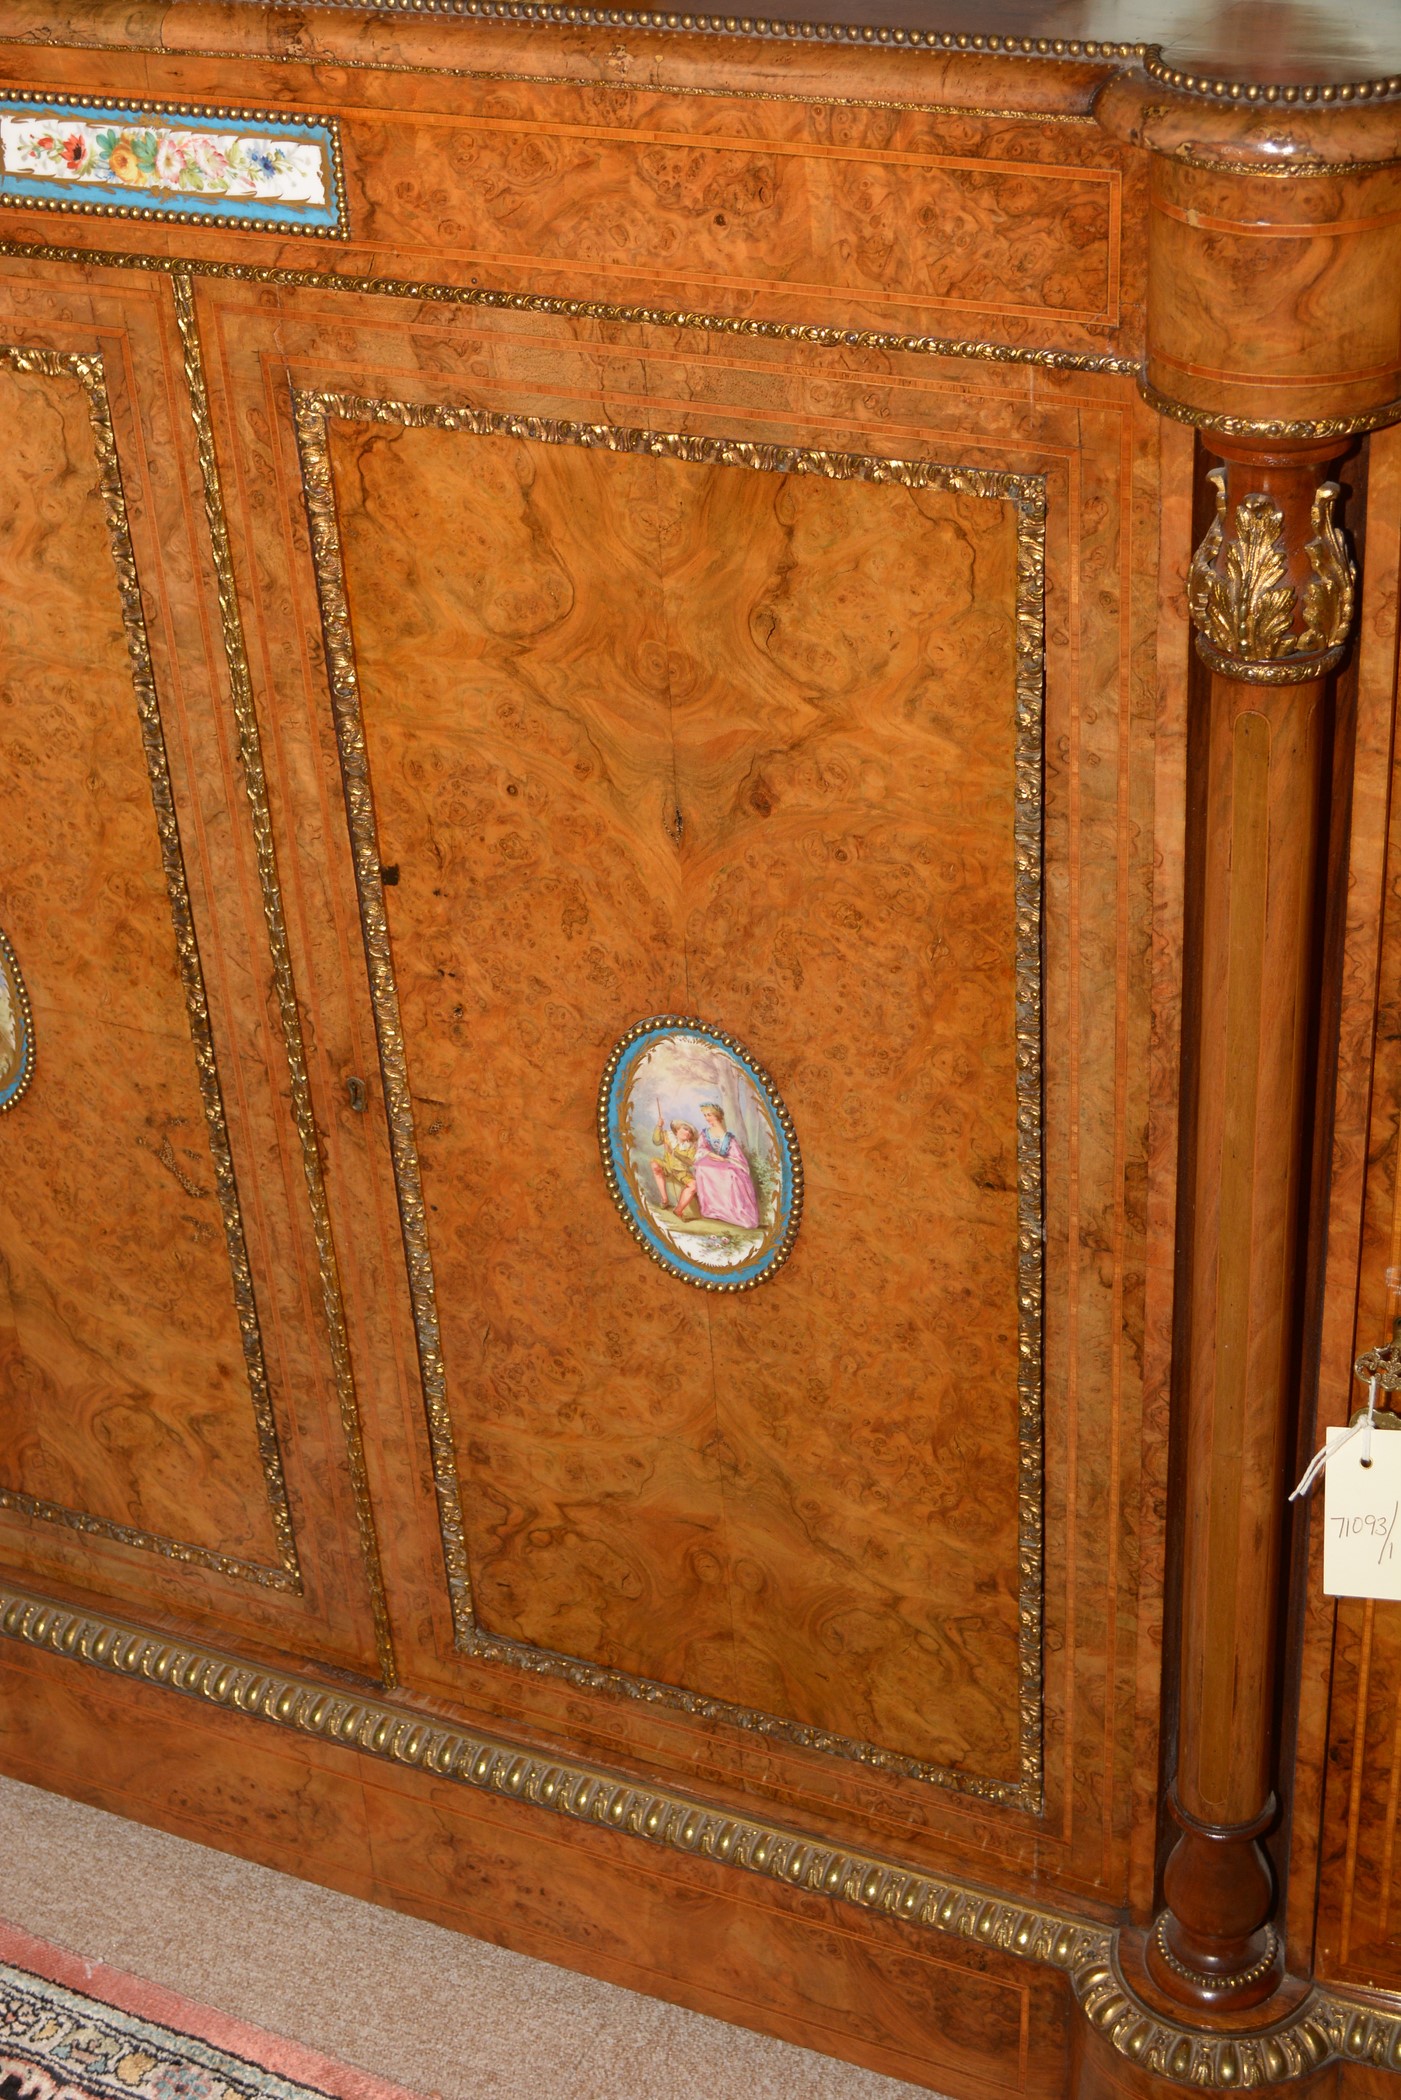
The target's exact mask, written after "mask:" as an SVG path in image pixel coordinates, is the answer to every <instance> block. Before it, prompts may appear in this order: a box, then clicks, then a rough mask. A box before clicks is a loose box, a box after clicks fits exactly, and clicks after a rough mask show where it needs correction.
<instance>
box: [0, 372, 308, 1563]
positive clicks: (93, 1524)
mask: <svg viewBox="0 0 1401 2100" xmlns="http://www.w3.org/2000/svg"><path fill="white" fill-rule="evenodd" d="M0 367H8V369H9V370H10V371H12V372H35V373H40V374H42V375H43V376H44V377H45V378H48V379H59V378H69V379H74V380H76V381H77V382H78V384H79V385H80V386H81V387H82V389H83V391H84V394H85V395H86V397H87V407H88V417H89V421H90V424H91V428H92V436H93V453H94V461H95V465H96V468H97V485H98V490H99V493H100V495H101V498H102V505H103V512H104V516H105V520H106V525H107V535H108V543H109V546H110V548H111V554H112V562H113V566H114V568H115V570H116V585H117V596H118V601H119V604H120V608H121V618H122V627H123V632H124V635H125V640H126V648H127V655H128V658H129V662H130V671H131V682H132V689H133V693H134V696H135V701H136V713H137V720H138V724H139V728H140V734H141V748H142V753H143V756H144V758H145V762H146V773H147V780H148V784H149V786H150V791H151V803H152V808H153V812H154V816H155V823H156V832H157V836H158V838H159V841H160V851H161V866H162V871H163V873H164V876H165V887H166V898H167V903H168V906H169V910H170V916H171V922H172V926H173V929H174V936H175V951H176V960H177V963H178V966H179V973H180V984H181V990H182V992H183V995H184V1001H185V1014H186V1020H187V1024H188V1026H189V1031H190V1040H191V1044H192V1047H193V1050H194V1058H195V1069H196V1077H197V1081H198V1085H199V1093H200V1101H201V1105H202V1107H203V1109H204V1117H205V1127H206V1133H207V1136H208V1140H209V1157H210V1164H211V1166H212V1168H213V1172H214V1183H215V1194H216V1200H217V1202H218V1205H219V1212H220V1216H221V1218H222V1220H223V1227H224V1245H225V1249H226V1252H227V1254H228V1261H229V1272H230V1284H231V1290H232V1297H233V1302H234V1310H235V1313H236V1315H237V1318H238V1329H239V1340H240V1344H241V1347H242V1353H243V1361H244V1369H245V1372H246V1374H247V1379H248V1389H249V1395H250V1398H251V1400H252V1405H253V1419H254V1426H255V1431H256V1435H257V1444H258V1457H259V1460H260V1463H261V1465H262V1471H263V1478H264V1481H265V1483H266V1486H267V1494H268V1505H269V1510H270V1513H271V1517H272V1526H273V1535H274V1537H275V1539H276V1541H277V1552H278V1561H279V1565H278V1566H277V1567H265V1566H263V1565H262V1564H261V1563H259V1562H255V1561H248V1560H244V1559H241V1558H239V1557H238V1556H236V1555H233V1554H227V1553H220V1552H217V1551H216V1550H214V1549H213V1548H211V1547H206V1546H195V1545H189V1544H187V1543H185V1542H184V1541H183V1540H177V1539H170V1538H166V1537H164V1536H161V1535H159V1534H157V1533H153V1532H148V1531H145V1530H143V1529H142V1528H140V1527H139V1526H136V1525H129V1524H120V1523H116V1522H114V1521H113V1520H112V1519H110V1518H107V1517H96V1516H92V1515H91V1514H89V1512H87V1511H86V1510H75V1509H70V1508H68V1507H67V1506H66V1505H65V1504H62V1503H55V1502H48V1501H46V1500H44V1499H43V1498H42V1497H40V1496H35V1495H27V1494H24V1493H22V1492H20V1490H18V1489H13V1488H0V1508H4V1509H13V1510H17V1511H18V1512H19V1513H20V1514H21V1515H24V1516H27V1517H31V1518H37V1519H38V1520H40V1521H41V1522H44V1523H49V1524H61V1525H63V1526H65V1527H66V1528H67V1529H68V1530H70V1531H76V1532H80V1533H87V1534H89V1535H92V1536H96V1537H100V1538H105V1539H112V1540H114V1541H115V1542H116V1543H118V1544H119V1545H123V1546H131V1547H135V1548H136V1549H137V1550H139V1551H143V1552H149V1553H158V1554H161V1555H162V1556H163V1557H164V1558H165V1559H167V1560H176V1561H183V1562H185V1563H186V1564H187V1565H189V1566H193V1567H201V1568H208V1569H211V1570H212V1571H213V1572H214V1573H216V1574H219V1575H228V1576H233V1577H235V1578H237V1579H239V1580H242V1581H245V1582H256V1583H258V1584H260V1585H262V1586H263V1587H264V1588H267V1589H276V1590H291V1591H293V1592H294V1593H297V1594H300V1592H301V1588H302V1580H301V1573H300V1570H299V1567H298V1562H297V1548H296V1540H295V1538H294V1536H293V1531H292V1513H291V1508H290V1506H289V1503H288V1500H287V1485H286V1480H285V1477H284V1474H283V1469H282V1453H281V1450H280V1448H279V1445H278V1438H277V1422H276V1419H275V1417H274V1414H273V1408H272V1397H271V1393H270V1391H269V1386H268V1376H267V1367H266V1364H265V1361H264V1356H263V1338H262V1330H261V1327H260V1325H259V1321H258V1307H257V1300H256V1297H255V1294H254V1289H253V1276H252V1271H251V1269H250V1267H249V1262H248V1248H247V1243H246V1240H245V1237H244V1231H243V1215H242V1212H241V1210H240V1207H239V1200H238V1183H237V1181H236V1179H235V1176H234V1165H233V1155H232V1153H231V1151H230V1148H229V1137H228V1128H227V1124H226V1121H225V1116H224V1097H223V1090H222V1088H221V1086H220V1083H219V1070H218V1063H217V1059H216V1056H215V1049H214V1037H213V1032H212V1029H211V1027H210V1019H209V1002H208V998H207V995H206V992H205V985H204V971H203V966H202V964H201V962H200V953H199V943H198V939H197V937H196V934H195V924H194V915H193V913H192V911H191V908H190V895H189V884H188V881H187V879H186V874H185V859H184V851H183V848H182V845H181V840H180V824H179V818H178V816H177V813H176V808H175V797H174V793H173V790H172V787H171V782H170V765H169V760H168V757H167V753H166V743H165V729H164V725H163V723H162V720H161V708H160V697H159V695H158V693H157V691H156V681H155V672H154V669H153V667H152V663H151V648H150V642H149V639H148V637H147V633H146V615H145V610H144V608H143V605H142V600H141V583H140V579H139V577H138V575H137V571H136V555H135V552H134V550H133V548H132V543H131V528H130V524H129V521H128V518H127V507H126V492H125V489H124V488H123V485H122V473H121V463H120V461H119V459H118V457H117V441H116V436H115V433H114V431H113V428H112V412H111V407H110V404H109V402H108V399H107V381H106V376H105V372H104V369H103V363H102V359H101V357H100V356H97V355H96V354H84V353H80V352H76V351H62V350H44V349H31V348H29V347H27V346H26V347H23V348H18V347H16V348H4V349H0Z"/></svg>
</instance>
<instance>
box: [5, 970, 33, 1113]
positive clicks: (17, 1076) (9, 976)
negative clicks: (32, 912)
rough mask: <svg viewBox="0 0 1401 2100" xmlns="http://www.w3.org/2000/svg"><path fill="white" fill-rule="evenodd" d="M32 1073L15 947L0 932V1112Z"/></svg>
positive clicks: (11, 1102) (25, 997)
mask: <svg viewBox="0 0 1401 2100" xmlns="http://www.w3.org/2000/svg"><path fill="white" fill-rule="evenodd" d="M33 1076H34V1020H33V1016H32V1015H31V1014H30V1011H29V996H28V994H27V993H26V991H25V989H24V979H23V978H22V977H21V976H20V974H19V964H18V962H16V960H15V951H14V949H13V948H12V947H11V946H10V944H9V942H8V941H7V940H6V938H5V936H4V934H3V933H0V1115H3V1114H4V1112H5V1110H6V1109H7V1108H13V1107H14V1105H15V1103H16V1102H17V1101H18V1099H19V1097H20V1095H21V1094H22V1093H23V1092H24V1090H25V1088H26V1087H27V1086H28V1084H29V1082H30V1080H31V1079H32V1078H33Z"/></svg>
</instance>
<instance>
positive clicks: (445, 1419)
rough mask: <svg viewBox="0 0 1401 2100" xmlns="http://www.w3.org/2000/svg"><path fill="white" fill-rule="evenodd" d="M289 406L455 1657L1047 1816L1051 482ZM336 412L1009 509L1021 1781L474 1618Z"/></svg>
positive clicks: (421, 414)
mask: <svg viewBox="0 0 1401 2100" xmlns="http://www.w3.org/2000/svg"><path fill="white" fill-rule="evenodd" d="M293 409H294V416H295V423H296V436H297V446H298V452H299V456H300V463H301V474H302V487H303V494H304V497H305V501H306V511H307V521H308V528H309V539H310V546H311V560H312V567H313V570H314V573H315V580H316V589H317V594H318V601H319V604H320V610H321V624H322V636H323V642H324V646H325V655H326V667H327V678H328V684H329V687H330V697H331V708H332V714H333V719H334V727H335V736H336V745H337V750H338V754H339V759H340V766H341V780H342V787H343V790H344V794H345V804H346V811H347V816H348V820H349V830H350V837H351V846H352V852H353V856H354V865H355V878H356V887H357V893H358V900H359V907H360V919H361V932H362V937H363V942H364V951H365V956H366V960H367V965H368V975H369V991H370V1000H371V1005H372V1007H373V1011H374V1017H375V1028H376V1033H377V1039H378V1045H379V1055H380V1070H381V1074H382V1076H383V1081H384V1103H385V1110H386V1115H387V1120H388V1135H389V1147H390V1157H391V1161H392V1166H393V1173H394V1179H395V1186H396V1192H397V1197H398V1205H399V1217H400V1223H401V1227H402V1232H403V1242H404V1249H405V1254H406V1259H407V1274H408V1285H409V1298H410V1305H411V1309H412V1316H413V1322H414V1329H415V1335H416V1339H417V1347H418V1359H419V1371H420V1378H421V1384H422V1391H423V1401H424V1411H425V1417H426V1424H427V1432H428V1441H429V1449H430V1452H431V1454H432V1469H433V1481H434V1489H435V1497H436V1502H437V1509H438V1521H439V1527H440V1533H441V1541H442V1549H443V1561H444V1568H445V1573H446V1578H447V1588H448V1593H449V1597H450V1600H451V1607H452V1615H453V1626H454V1636H455V1641H456V1645H457V1647H458V1649H459V1650H460V1651H461V1652H463V1653H465V1654H469V1655H472V1656H474V1657H477V1658H479V1659H481V1660H484V1661H490V1662H498V1663H504V1664H506V1665H508V1666H509V1667H511V1668H513V1669H518V1670H525V1671H529V1672H531V1673H533V1674H536V1675H543V1676H551V1677H559V1678H563V1679H564V1680H565V1681H566V1682H568V1683H570V1684H573V1685H576V1686H577V1687H578V1688H579V1689H580V1690H587V1691H599V1692H605V1693H613V1694H621V1695H622V1696H623V1697H626V1698H630V1699H636V1700H639V1701H642V1702H644V1703H646V1704H648V1705H651V1706H656V1707H671V1708H674V1709H677V1710H679V1711H682V1712H685V1713H688V1714H691V1715H693V1716H694V1717H696V1718H698V1719H702V1720H707V1721H717V1722H720V1723H723V1724H727V1725H729V1726H731V1727H737V1728H742V1729H746V1730H749V1731H752V1732H754V1733H756V1734H759V1735H766V1736H773V1737H778V1738H781V1739H782V1740H784V1741H787V1742H791V1743H796V1744H799V1745H800V1746H801V1747H803V1748H804V1749H809V1750H815V1751H818V1752H819V1753H821V1754H823V1755H826V1756H830V1757H838V1758H844V1759H849V1760H852V1761H854V1762H856V1763H859V1764H862V1765H865V1766H867V1767H868V1768H871V1769H874V1770H878V1771H884V1772H891V1773H895V1774H898V1775H899V1776H901V1777H904V1778H910V1779H915V1780H920V1781H924V1782H926V1783H929V1784H932V1785H936V1786H943V1787H948V1788H950V1789H952V1790H954V1791H956V1792H959V1793H965V1794H971V1795H974V1796H976V1797H978V1798H979V1799H982V1800H988V1801H995V1802H998V1803H1001V1804H1003V1805H1006V1806H1009V1807H1015V1808H1021V1809H1026V1810H1029V1811H1031V1812H1032V1813H1039V1811H1040V1809H1041V1806H1042V1799H1043V1761H1042V1760H1043V1753H1042V1732H1041V1730H1042V1724H1041V1712H1042V1546H1043V1515H1042V1449H1043V1421H1042V1274H1043V1272H1042V1246H1043V1235H1044V1225H1043V1173H1042V1051H1041V920H1042V764H1043V709H1044V692H1043V684H1044V607H1045V532H1046V490H1045V482H1044V479H1043V478H1042V477H1041V476H1040V475H1037V474H1014V473H1008V472H1004V471H1000V470H996V469H990V468H982V467H961V466H959V467H954V466H945V465H942V464H938V463H936V462H933V461H927V460H910V459H882V458H876V457H871V456H869V455H867V454H863V453H848V452H835V451H833V452H827V451H817V450H814V449H812V448H808V447H804V446H797V445H776V444H755V443H752V442H750V441H748V440H746V439H740V438H719V437H699V436H692V435H690V434H688V433H684V432H678V431H657V430H645V429H635V428H629V427H627V426H623V425H618V424H611V423H574V422H567V421H564V420H561V419H555V418H549V417H540V416H518V415H509V414H500V413H497V412H496V411H494V410H488V409H484V408H475V407H470V406H466V405H461V406H457V405H447V404H441V403H418V402H408V401H394V400H384V399H380V398H378V397H374V396H365V395H354V394H343V393H336V392H329V391H328V392H316V391H314V390H310V389H308V390H298V391H296V392H295V393H294V396H293ZM332 418H340V419H344V420H347V421H351V422H362V423H379V424H390V425H399V426H401V427H405V428H430V429H438V430H454V431H460V432H462V433H464V434H465V435H468V436H471V435H476V436H481V437H490V436H504V437H511V438H516V439H520V440H524V441H526V442H528V443H533V444H544V445H578V446H581V447H586V448H588V449H590V450H598V451H607V452H612V453H620V454H636V455H642V456H650V457H653V458H663V459H675V460H681V461H688V462H692V463H694V464H697V465H703V466H730V467H738V468H741V469H744V470H746V471H750V472H758V473H769V474H790V475H803V476H808V475H811V476H818V477H821V478H823V479H828V480H837V481H866V482H873V483H895V484H899V485H901V486H904V487H906V488H911V489H919V488H930V489H939V490H944V491H948V492H950V493H957V494H960V495H966V496H973V497H981V498H986V499H988V500H991V501H994V502H1003V503H1007V504H1009V505H1010V506H1011V507H1012V509H1013V512H1014V516H1015V521H1016V547H1017V557H1016V601H1015V621H1016V645H1015V646H1016V690H1015V740H1014V745H1013V769H1014V781H1013V837H1012V847H1013V854H1014V862H1015V877H1014V882H1015V908H1016V923H1015V1031H1016V1042H1015V1057H1016V1115H1017V1307H1018V1349H1017V1504H1018V1533H1017V1557H1018V1567H1017V1594H1018V1615H1017V1616H1018V1630H1017V1670H1018V1735H1017V1766H1018V1777H1017V1778H1016V1779H1015V1780H1009V1779H1005V1778H1001V1777H996V1778H994V1777H988V1776H986V1775H983V1774H979V1773H970V1772H965V1771H961V1770H955V1769H953V1768H951V1767H948V1766H944V1765H941V1764H936V1763H934V1762H932V1761H929V1760H926V1759H923V1758H917V1757H912V1756H908V1755H906V1754H904V1753H902V1752H899V1751H895V1750H892V1749H888V1748H886V1747H885V1746H883V1745H881V1744H878V1743H873V1742H870V1741H867V1740H863V1739H861V1738H858V1737H851V1736H846V1735H841V1734H837V1733H835V1732H834V1731H832V1730H829V1729H825V1728H819V1727H814V1726H809V1725H807V1724H805V1723H801V1722H797V1721H793V1720H789V1719H787V1718H784V1717H783V1716H780V1715H777V1714H772V1713H767V1712H764V1711H761V1710H759V1709H757V1708H752V1707H746V1706H740V1705H737V1704H733V1703H731V1702H730V1701H728V1700H723V1699H718V1698H712V1697H710V1696H708V1695H705V1694H702V1693H699V1692H694V1691H691V1690H689V1689H687V1688H685V1687H683V1686H680V1685H675V1684H665V1683H660V1682H657V1681H656V1680H654V1679H651V1678H644V1677H640V1676H636V1675H633V1674H632V1673H630V1672H628V1671H624V1670H619V1669H614V1668H612V1667H609V1666H606V1665H603V1664H596V1663H592V1662H589V1661H586V1660H585V1659H583V1658H581V1657H578V1656H570V1655H562V1654H556V1653H554V1652H553V1651H551V1650H547V1649H544V1648H540V1647H535V1646H533V1645H531V1644H530V1643H528V1642H525V1641H519V1640H514V1639H508V1638H505V1637H503V1636H499V1635H496V1634H493V1633H491V1632H489V1631H488V1630H487V1629H486V1628H484V1627H483V1626H482V1625H481V1624H480V1622H479V1620H478V1618H477V1615H476V1608H475V1603H474V1599H473V1594H472V1583H471V1575H470V1569H469V1563H468V1551H467V1545H468V1542H467V1532H466V1526H465V1522H464V1518H463V1512H462V1500H461V1495H460V1491H459V1487H458V1479H457V1459H456V1451H455V1443H454V1434H453V1425H452V1417H451V1410H450V1407H449V1400H448V1382H447V1368H446V1364H445V1361H444V1356H443V1346H442V1332H441V1321H440V1317H439V1312H438V1296H437V1284H436V1280H435V1276H434V1265H433V1255H432V1247H431V1244H430V1237H429V1228H428V1205H427V1201H426V1198H425V1194H424V1189H423V1180H422V1173H421V1168H420V1161H419V1151H418V1141H417V1135H416V1130H415V1121H414V1110H413V1099H412V1094H411V1090H410V1085H409V1075H408V1057H407V1049H406V1044H405V1039H404V1030H403V1023H402V1019H401V1014H400V1006H399V996H398V988H397V983H396V977H395V969H394V955H393V947H392V943H391V941H390V936H389V925H388V918H387V915H386V911H385V902H384V888H383V883H382V878H381V871H380V862H379V845H378V826H377V822H376V816H375V803H374V792H373V784H372V781H371V777H370V764H369V752H368V746H367V741H366V736H365V726H364V718H363V711H362V706H361V694H360V676H359V669H358V665H357V661H356V653H355V639H354V632H353V627H352V622H351V614H350V605H349V599H348V595H347V588H346V578H345V567H344V560H343V553H342V547H341V536H340V522H339V516H338V512H337V506H336V493H335V486H334V480H333V476H332V469H331V456H330V439H329V424H330V421H331V419H332ZM794 1223H795V1224H796V1212H795V1213H794Z"/></svg>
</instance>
